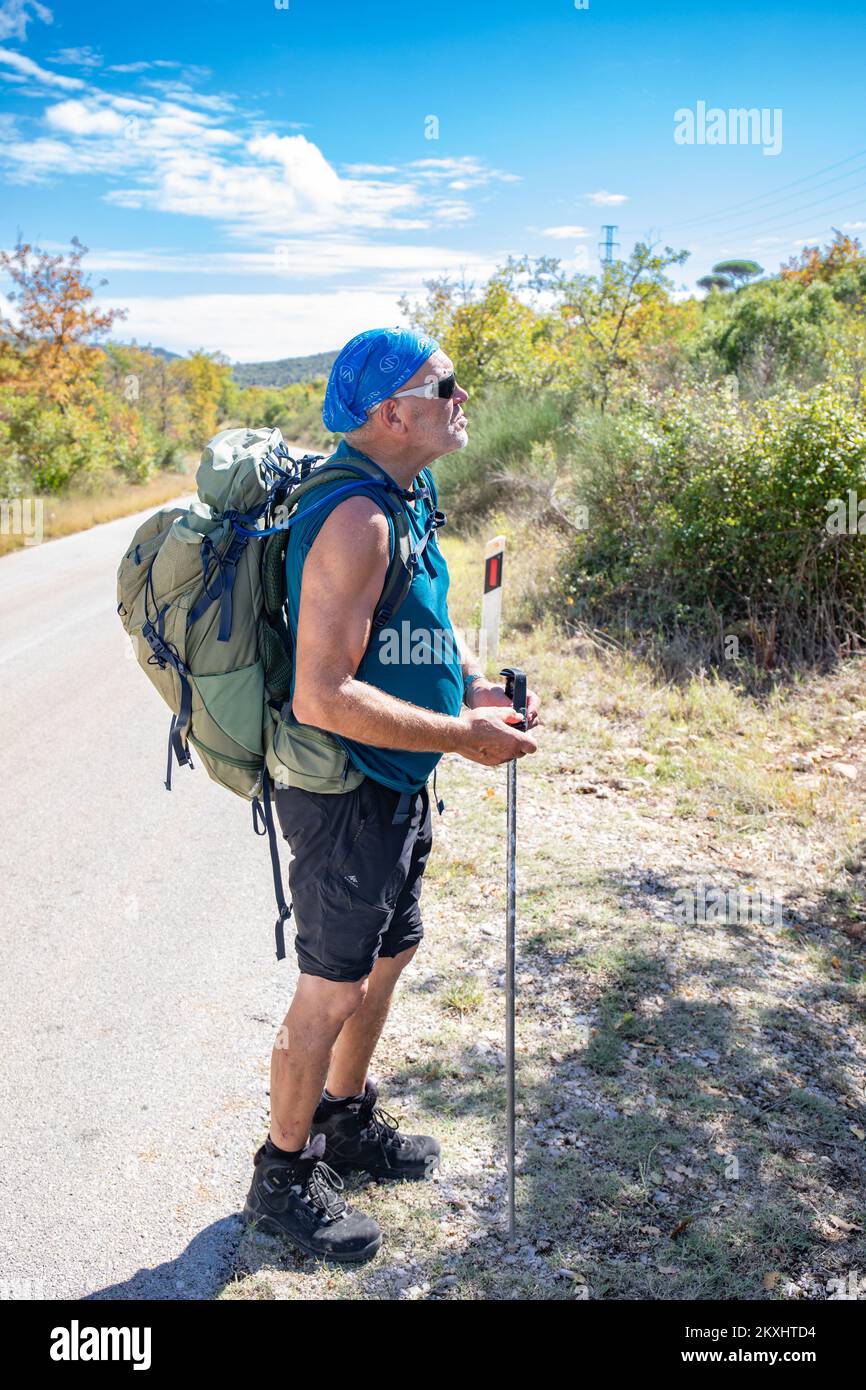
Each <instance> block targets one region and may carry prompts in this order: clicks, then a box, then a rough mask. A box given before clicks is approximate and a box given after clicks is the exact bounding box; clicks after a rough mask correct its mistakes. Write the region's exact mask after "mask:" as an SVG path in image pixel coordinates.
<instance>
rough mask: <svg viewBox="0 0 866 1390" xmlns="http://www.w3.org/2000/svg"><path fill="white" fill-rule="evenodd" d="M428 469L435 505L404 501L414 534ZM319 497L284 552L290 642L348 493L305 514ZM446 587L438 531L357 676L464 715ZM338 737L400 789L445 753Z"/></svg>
mask: <svg viewBox="0 0 866 1390" xmlns="http://www.w3.org/2000/svg"><path fill="white" fill-rule="evenodd" d="M332 457H333V458H334V460H335V461H339V460H340V459H342V458H345V459H346V460H347V462H348V461H349V460H350V459H351V458H352V457H355V458H364V457H365V455H364V454H361V453H359V451H358V450H357V449H354V448H353V447H352V446H351V445H350V444H347V443H346V441H345V440H343V441H342V442H341V443H340V445H339V447H338V449H337V450H336V453H335V454H334V455H332ZM380 466H381V465H380ZM424 473H425V476H424V477H422V478H420V479H419V480H420V482H422V483H424V482H426V483H427V484H428V486H429V487H430V490H431V493H432V504H430V503H427V502H425V501H424V500H423V499H418V500H417V501H415V502H406V503H405V507H406V513H407V516H408V518H409V526H410V530H411V533H412V535H413V536H414V537H415V539H416V540H417V539H420V538H421V536H422V535H423V534H424V529H425V523H426V520H427V515H428V507H429V506H430V505H432V506H433V507H435V506H436V500H437V498H436V485H435V483H434V482H433V477H432V474H431V473H430V471H429V469H427V470H424ZM419 480H416V481H419ZM317 495H318V497H319V499H321V494H320V493H318V489H314V490H313V491H312V493H310V494H308V496H307V497H305V498H302V499H301V502H300V505H299V508H298V513H299V519H298V520H297V521H295V522H294V524H293V525H292V528H291V531H290V538H289V544H288V547H287V550H286V590H287V593H288V614H289V625H290V628H291V632H292V639H293V641H296V640H297V632H298V609H299V606H300V594H301V574H302V571H303V567H304V561H305V560H306V558H307V554H308V553H309V550H310V546H311V545H312V544H313V541H314V540H315V539H316V536H317V535H318V533H319V530H320V528H321V526H322V524H323V523H324V521H325V519H326V517H328V516H330V514H331V512H332V511H333V508H334V507H336V506H339V504H340V502H342V501H344V500H345V497H338V498H335V499H334V501H333V502H331V501H330V499H329V500H328V501H327V502H325V503H324V504H323V505H322V506H320V507H317V508H316V510H315V511H314V512H312V513H311V515H310V516H309V517H305V516H304V511H305V510H306V508H307V506H308V505H309V504H310V503H312V502H314V501H315V500H316V498H317ZM365 495H366V496H368V497H369V496H372V497H373V498H374V499H375V492H373V491H372V490H370V489H368V490H367V492H366V494H365ZM382 510H383V511H384V513H385V515H386V517H387V518H388V531H389V543H390V554H391V556H392V557H393V555H394V546H395V544H396V535H395V529H394V521H393V518H392V517H391V515H390V513H389V512H388V511H387V509H386V508H385V507H383V508H382ZM448 585H449V578H448V568H447V566H446V564H445V557H444V556H443V554H442V551H441V550H440V549H439V546H438V544H437V541H436V532H435V531H434V532H433V534H432V535H431V537H430V539H429V541H428V542H427V545H426V546H425V548H424V550H423V552H422V554H421V558H420V562H419V564H418V565H417V566H416V569H415V574H414V576H413V579H412V584H411V586H410V588H409V592H408V593H407V595H406V597H405V599H404V600H403V603H402V604H401V606H400V608H399V609H398V611H397V612H396V613H395V615H394V617H393V618H392V619H391V620H390V622H388V623H386V624H385V625H384V627H382V628H380V629H378V630H374V632H373V634H372V636H371V638H370V644H369V646H368V647H367V650H366V652H365V653H364V655H363V657H362V658H361V664H360V666H359V667H358V670H357V672H356V679H357V680H359V681H365V682H367V684H369V685H375V686H377V687H378V688H379V689H380V690H385V691H387V693H388V694H389V695H395V696H397V698H398V699H400V700H407V701H409V702H410V703H411V704H413V705H421V706H422V707H423V708H424V709H431V710H436V711H437V712H438V713H439V714H450V715H458V714H459V713H460V708H461V704H462V701H463V670H462V662H461V659H460V653H459V651H458V648H457V642H456V639H455V636H454V629H453V627H452V626H451V619H450V618H449V616H448V602H447V599H448ZM292 695H294V675H293V676H292ZM334 737H335V738H336V739H337V742H338V743H339V744H340V745H341V747H342V748H343V749H345V751H346V753H347V755H348V757H349V759H350V761H351V762H352V763H353V764H354V766H355V767H357V768H359V769H360V770H361V772H363V773H365V774H366V775H367V776H368V777H372V778H373V779H374V780H375V781H377V782H381V783H383V784H384V785H385V786H386V787H391V788H393V789H394V790H395V791H399V792H417V791H420V790H421V788H422V787H423V786H424V785H425V783H426V782H427V779H428V778H429V776H430V774H431V773H432V772H433V770H434V768H435V767H436V764H437V763H438V762H439V759H440V758H441V756H442V754H441V753H415V752H410V751H407V750H406V749H399V748H379V747H376V746H375V745H373V744H367V743H355V742H354V741H353V740H351V739H344V738H342V737H340V736H339V735H337V734H335V735H334Z"/></svg>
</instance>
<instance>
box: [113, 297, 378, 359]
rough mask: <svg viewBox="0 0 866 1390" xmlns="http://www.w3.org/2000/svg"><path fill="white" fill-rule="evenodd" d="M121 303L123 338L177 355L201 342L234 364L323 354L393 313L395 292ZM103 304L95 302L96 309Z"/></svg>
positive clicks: (186, 298)
mask: <svg viewBox="0 0 866 1390" xmlns="http://www.w3.org/2000/svg"><path fill="white" fill-rule="evenodd" d="M124 303H125V307H127V308H128V309H129V315H128V317H127V318H126V319H124V320H123V323H122V326H120V329H119V332H118V334H117V336H118V337H119V338H122V339H123V341H125V342H126V341H128V340H129V339H131V338H136V339H137V340H138V341H139V342H140V343H155V344H156V345H157V346H158V347H165V348H168V350H169V351H170V352H181V353H185V352H191V351H194V350H195V349H196V348H199V347H203V348H205V349H207V350H208V351H209V352H217V351H220V352H225V353H226V354H227V355H228V356H229V357H231V358H232V359H233V360H235V361H241V362H243V361H246V362H261V361H262V360H263V359H265V358H267V359H268V360H270V359H272V358H279V357H293V356H296V355H302V354H305V353H308V352H326V351H327V350H328V349H329V348H336V347H340V346H341V345H342V344H343V343H345V342H348V340H349V339H350V338H351V337H353V336H354V335H355V334H356V333H360V332H361V330H362V329H365V328H375V327H376V326H377V325H379V324H395V323H397V322H398V321H399V317H400V315H399V310H398V308H397V294H396V293H395V292H393V291H382V290H346V291H342V292H341V293H339V294H332V293H327V292H323V293H313V294H226V295H221V294H206V295H181V296H179V297H177V298H169V297H165V298H159V297H149V296H148V297H145V296H142V297H140V298H135V297H134V298H130V299H127V300H125V301H124ZM110 304H111V300H110V299H104V300H100V305H101V307H102V306H103V305H104V306H108V305H110Z"/></svg>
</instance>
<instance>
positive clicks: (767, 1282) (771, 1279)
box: [764, 1269, 782, 1289]
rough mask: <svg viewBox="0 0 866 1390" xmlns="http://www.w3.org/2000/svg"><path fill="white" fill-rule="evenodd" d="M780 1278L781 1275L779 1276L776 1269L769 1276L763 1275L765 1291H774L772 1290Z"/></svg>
mask: <svg viewBox="0 0 866 1390" xmlns="http://www.w3.org/2000/svg"><path fill="white" fill-rule="evenodd" d="M781 1277H782V1275H781V1273H780V1272H779V1270H778V1269H774V1270H773V1271H772V1273H770V1274H765V1275H764V1288H765V1289H774V1288H775V1287H776V1285H777V1284H778V1282H779V1280H780V1279H781Z"/></svg>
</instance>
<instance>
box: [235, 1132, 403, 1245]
mask: <svg viewBox="0 0 866 1390" xmlns="http://www.w3.org/2000/svg"><path fill="white" fill-rule="evenodd" d="M324 1152H325V1141H324V1139H322V1138H319V1137H318V1136H313V1137H312V1138H311V1139H310V1142H309V1144H308V1145H307V1147H306V1148H305V1149H304V1150H303V1152H302V1153H301V1154H300V1155H299V1156H298V1157H297V1158H295V1159H291V1158H288V1159H287V1158H280V1157H279V1156H278V1155H270V1154H268V1151H267V1145H266V1144H263V1145H262V1147H261V1148H260V1149H259V1151H258V1153H257V1154H256V1157H255V1173H254V1174H253V1181H252V1186H251V1187H250V1190H249V1193H248V1195H247V1200H246V1202H245V1203H244V1216H245V1217H246V1219H247V1221H256V1222H257V1223H258V1225H259V1227H260V1228H261V1230H263V1231H267V1233H268V1234H269V1235H279V1236H284V1237H285V1238H286V1239H287V1240H290V1241H291V1243H292V1244H293V1245H295V1246H297V1248H298V1249H299V1250H302V1251H303V1252H304V1254H305V1255H318V1257H319V1258H320V1259H325V1260H339V1261H340V1262H341V1263H342V1264H361V1263H363V1261H364V1260H369V1259H372V1257H373V1256H374V1255H375V1253H376V1251H377V1250H378V1249H379V1246H380V1245H381V1243H382V1233H381V1231H380V1230H379V1227H378V1226H377V1224H376V1222H375V1221H373V1220H372V1218H371V1217H369V1216H363V1215H362V1214H361V1212H359V1211H356V1210H355V1208H354V1207H350V1206H349V1205H348V1204H347V1203H346V1201H345V1200H344V1199H343V1197H341V1196H340V1189H341V1188H342V1186H343V1183H342V1179H341V1178H340V1177H339V1176H338V1174H337V1173H335V1172H334V1171H333V1169H331V1168H330V1167H329V1166H328V1164H327V1163H324V1162H323V1156H324Z"/></svg>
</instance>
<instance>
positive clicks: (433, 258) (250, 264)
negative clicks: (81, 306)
mask: <svg viewBox="0 0 866 1390" xmlns="http://www.w3.org/2000/svg"><path fill="white" fill-rule="evenodd" d="M64 249H65V248H64V247H61V246H59V245H55V244H53V243H49V244H48V245H47V246H46V250H49V251H62V250H64ZM504 259H505V253H504V252H503V253H502V254H500V255H498V256H497V255H496V254H494V255H489V256H478V255H476V254H474V253H469V254H467V253H466V252H465V251H459V250H455V249H452V248H450V247H441V246H431V245H424V246H413V245H408V244H395V243H393V242H389V243H381V242H370V241H361V240H358V239H353V238H348V237H346V238H339V237H320V238H315V237H295V238H285V239H282V240H279V239H278V240H275V241H274V243H273V245H272V246H271V247H270V248H268V249H267V250H263V251H218V252H210V253H201V252H192V251H190V252H185V251H172V250H169V249H163V248H159V247H157V248H149V249H144V250H110V249H107V248H105V249H101V248H99V247H91V248H90V251H89V253H88V257H87V265H88V269H90V270H91V271H94V272H99V273H100V274H112V273H118V272H134V273H141V274H177V275H183V276H184V277H188V276H190V275H238V276H261V277H268V278H270V279H272V280H274V281H275V282H279V281H281V280H288V279H293V278H298V277H307V278H309V277H313V276H315V277H317V278H320V279H336V278H338V277H341V276H352V275H366V276H367V277H368V279H369V278H375V282H376V285H377V286H382V285H383V284H387V285H389V286H395V287H396V288H397V290H398V292H399V293H402V292H403V291H404V290H405V291H406V292H407V293H417V292H420V290H421V288H422V285H423V281H424V280H425V279H429V278H431V277H434V276H438V275H446V274H448V275H453V276H462V275H465V277H466V278H467V279H471V278H473V277H474V278H477V279H487V278H488V277H489V276H490V275H491V274H492V273H493V270H494V269H495V267H496V265H497V264H499V263H501V261H503V260H504Z"/></svg>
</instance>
